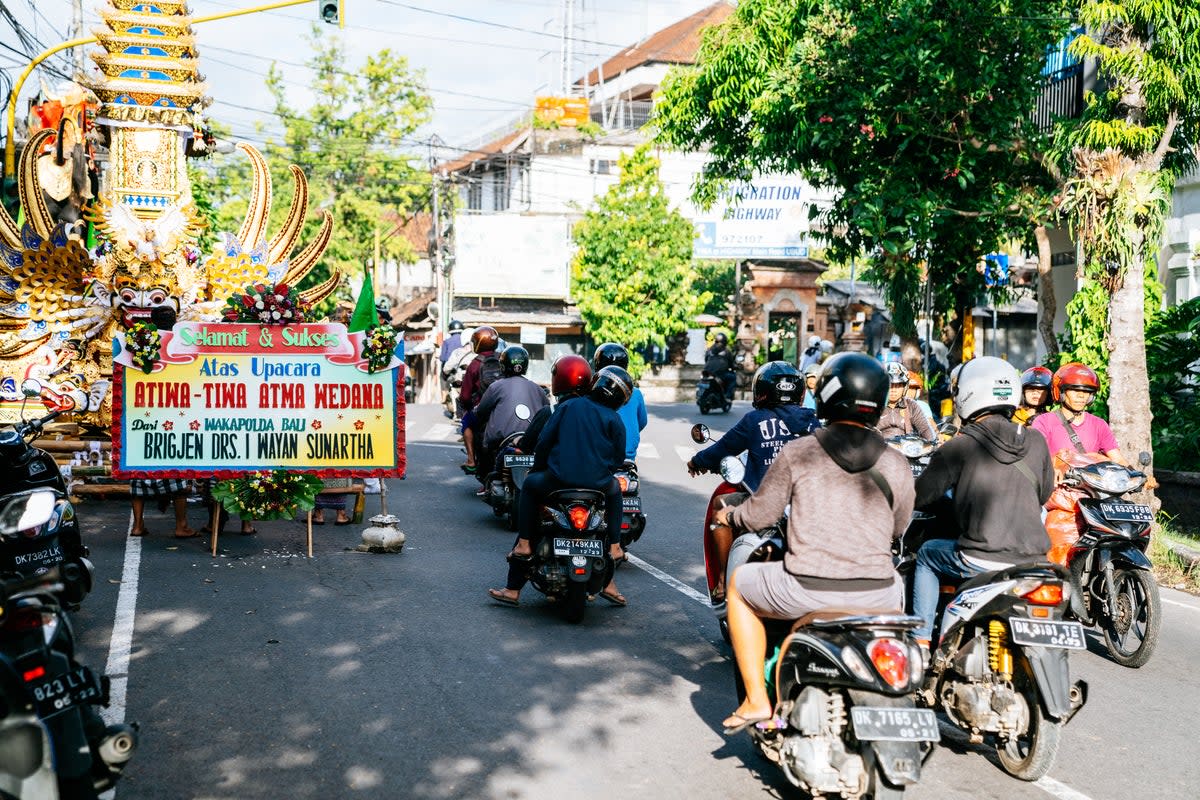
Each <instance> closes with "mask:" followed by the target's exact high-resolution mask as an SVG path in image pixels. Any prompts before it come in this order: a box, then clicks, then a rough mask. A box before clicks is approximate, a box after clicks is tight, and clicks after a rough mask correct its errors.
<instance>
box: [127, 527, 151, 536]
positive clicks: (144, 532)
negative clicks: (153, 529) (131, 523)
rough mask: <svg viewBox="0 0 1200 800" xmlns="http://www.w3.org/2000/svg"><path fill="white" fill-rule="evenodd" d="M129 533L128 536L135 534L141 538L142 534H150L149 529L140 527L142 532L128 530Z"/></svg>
mask: <svg viewBox="0 0 1200 800" xmlns="http://www.w3.org/2000/svg"><path fill="white" fill-rule="evenodd" d="M129 535H130V536H137V537H138V538H141V537H142V536H149V535H150V531H148V530H146V529H145V528H142V532H141V533H138V532H137V531H130V532H129Z"/></svg>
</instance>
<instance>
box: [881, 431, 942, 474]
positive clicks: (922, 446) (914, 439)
mask: <svg viewBox="0 0 1200 800" xmlns="http://www.w3.org/2000/svg"><path fill="white" fill-rule="evenodd" d="M887 445H888V447H890V448H892V449H893V450H896V451H897V452H899V453H900V455H902V456H904V457H905V458H906V459H908V468H909V470H910V471H911V472H912V476H913V479H914V480H916V479H917V478H919V477H921V473H923V472H924V471H925V469H926V468H927V467H928V466H929V459H930V457H931V456H932V455H933V450H934V445H933V444H932V443H931V442H927V441H925V440H924V439H922V438H921V436H920V435H919V434H916V433H909V434H906V435H902V436H893V437H892V438H890V439H888V440H887Z"/></svg>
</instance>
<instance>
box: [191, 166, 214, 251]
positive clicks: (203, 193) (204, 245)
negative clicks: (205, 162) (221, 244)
mask: <svg viewBox="0 0 1200 800" xmlns="http://www.w3.org/2000/svg"><path fill="white" fill-rule="evenodd" d="M187 170H188V179H189V181H190V182H191V184H192V202H193V203H194V204H195V206H196V213H197V214H199V215H200V218H201V219H202V220H204V230H202V231H201V232H200V237H199V239H198V240H197V241H196V246H197V247H199V248H200V252H201V253H204V254H205V255H207V254H208V253H211V252H213V250H214V249H215V248H216V246H217V227H216V226H217V210H216V208H215V207H214V206H213V195H214V194H215V193H216V190H215V188H214V187H213V176H212V172H211V171H210V170H208V169H205V168H204V167H201V166H198V165H196V164H194V163H191V162H189V163H188V168H187Z"/></svg>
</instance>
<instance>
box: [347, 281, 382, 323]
mask: <svg viewBox="0 0 1200 800" xmlns="http://www.w3.org/2000/svg"><path fill="white" fill-rule="evenodd" d="M378 324H379V314H378V313H377V312H376V311H375V282H374V281H373V280H371V271H370V270H369V269H367V268H366V267H363V286H362V291H361V292H359V293H358V302H357V303H355V304H354V314H353V315H352V316H351V317H350V332H351V333H356V332H357V331H365V330H366V329H367V328H371V327H374V326H376V325H378Z"/></svg>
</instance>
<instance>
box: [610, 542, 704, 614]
mask: <svg viewBox="0 0 1200 800" xmlns="http://www.w3.org/2000/svg"><path fill="white" fill-rule="evenodd" d="M626 558H628V559H629V563H630V564H633V565H634V566H635V567H638V568H639V569H642V570H645V571H646V572H648V573H650V574H651V575H652V576H654V577H655V578H658V579H659V580H660V581H662V582H663V583H665V584H666V585H667V586H670V587H671V588H672V589H674V590H675V591H677V592H679V593H680V594H682V595H684V596H685V597H690V598H691V599H692V600H695V601H696V602H697V603H703V604H704V605H706V606H707V605H708V604H709V603H708V597H707V595H705V594H704V593H703V592H698V591H696V590H695V589H693V588H692V587H690V586H688V585H687V584H686V583H684V582H682V581H680V580H676V579H675V578H673V577H672V576H670V575H668V574H667V573H665V572H663V571H662V570H661V569H659V568H658V567H656V566H654V565H652V564H647V563H646V562H645V561H643V560H642V559H640V558H638V557H637V556H635V555H633V554H632V553H629V554H627V555H626Z"/></svg>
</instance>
